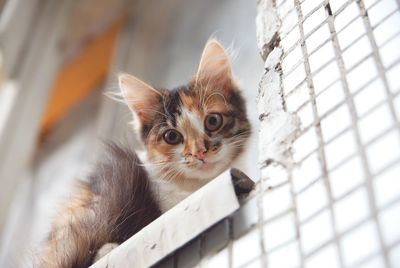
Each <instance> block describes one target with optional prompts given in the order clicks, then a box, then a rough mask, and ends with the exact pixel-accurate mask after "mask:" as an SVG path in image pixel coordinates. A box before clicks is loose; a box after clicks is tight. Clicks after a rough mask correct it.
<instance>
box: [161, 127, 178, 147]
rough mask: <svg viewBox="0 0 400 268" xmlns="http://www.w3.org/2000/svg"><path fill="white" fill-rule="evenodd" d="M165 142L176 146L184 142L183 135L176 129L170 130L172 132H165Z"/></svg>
mask: <svg viewBox="0 0 400 268" xmlns="http://www.w3.org/2000/svg"><path fill="white" fill-rule="evenodd" d="M164 140H165V142H166V143H168V144H171V145H176V144H178V143H180V142H181V141H182V140H183V137H182V135H181V133H179V132H178V131H176V130H175V129H170V130H167V131H165V133H164Z"/></svg>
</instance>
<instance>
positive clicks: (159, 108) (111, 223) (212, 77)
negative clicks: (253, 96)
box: [39, 40, 251, 268]
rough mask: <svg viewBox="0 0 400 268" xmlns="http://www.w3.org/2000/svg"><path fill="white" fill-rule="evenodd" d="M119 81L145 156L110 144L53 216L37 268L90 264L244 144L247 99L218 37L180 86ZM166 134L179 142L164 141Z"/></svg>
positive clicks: (181, 196)
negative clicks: (88, 173) (185, 82)
mask: <svg viewBox="0 0 400 268" xmlns="http://www.w3.org/2000/svg"><path fill="white" fill-rule="evenodd" d="M119 85H120V88H121V93H122V96H123V99H124V102H125V103H126V105H127V106H128V107H129V108H130V110H131V111H132V115H133V118H134V122H133V123H134V126H135V128H134V131H135V133H136V134H137V135H138V137H139V139H140V140H141V142H142V144H143V145H144V148H145V154H143V156H141V159H139V157H138V156H137V155H136V153H135V152H134V151H132V150H128V149H124V148H121V147H119V146H117V145H116V144H114V143H110V144H109V145H108V147H109V148H108V150H107V151H108V154H107V156H106V157H105V159H104V160H103V161H102V162H101V163H100V164H98V165H97V167H96V168H95V169H94V172H93V173H92V174H91V175H90V176H89V181H88V182H87V183H84V182H81V183H80V184H79V185H78V187H77V188H76V191H75V193H74V194H73V196H72V198H71V200H70V201H68V202H67V203H66V205H65V207H64V208H63V210H61V211H60V213H59V214H58V216H57V217H56V219H55V221H54V223H53V227H52V230H51V232H50V235H49V237H48V240H47V242H46V243H45V247H44V249H43V251H42V254H41V262H40V265H39V267H42V268H47V267H56V268H72V267H74V268H80V267H88V266H89V265H90V264H91V263H92V262H93V261H94V260H95V258H97V257H96V254H97V252H98V251H99V250H100V251H101V252H103V249H104V248H108V249H112V248H113V247H114V246H112V245H111V246H110V244H120V243H122V242H123V241H125V240H126V239H128V238H129V237H130V236H132V235H134V234H135V233H136V232H138V231H139V230H140V229H142V228H143V227H144V226H146V225H147V224H149V223H150V222H151V221H153V220H154V219H156V218H157V217H158V216H159V215H161V213H164V212H166V211H167V210H169V209H170V208H172V207H173V206H174V205H176V204H177V203H179V202H180V201H182V200H183V199H184V198H186V197H187V196H188V195H190V194H192V193H193V192H194V191H196V190H197V189H199V188H200V187H202V186H203V185H205V184H206V183H208V182H209V181H210V180H212V179H214V178H215V177H217V176H218V175H219V174H220V173H222V172H223V171H224V170H226V169H227V168H229V167H230V166H232V164H233V162H234V161H235V160H236V159H238V157H239V156H240V155H241V154H242V152H243V150H244V149H245V147H246V142H247V140H248V138H249V136H250V134H251V128H250V124H249V121H248V120H247V115H246V109H245V102H244V99H243V97H242V96H241V92H240V89H239V87H238V86H237V85H236V83H235V81H234V78H233V75H232V72H231V66H230V63H229V59H228V56H227V54H226V52H225V50H224V49H223V47H222V46H221V45H220V44H219V43H218V42H217V41H216V40H210V41H209V42H208V43H207V45H206V47H205V49H204V51H203V55H202V57H201V60H200V65H199V69H198V71H197V73H196V75H195V76H194V77H193V79H192V80H191V81H190V82H189V83H188V84H186V85H183V86H180V87H177V88H175V89H172V90H167V89H156V88H154V87H152V86H150V85H148V84H146V83H145V82H143V81H141V80H139V79H138V78H136V77H134V76H131V75H128V74H122V75H120V76H119ZM210 116H214V119H215V120H212V121H208V119H209V118H210ZM210 122H211V123H210ZM216 122H217V123H218V125H217V126H218V127H216V128H213V125H212V124H217V123H216ZM209 124H211V127H208V126H209ZM169 131H173V132H174V133H175V134H176V135H177V137H178V138H179V139H178V142H174V143H171V142H168V139H166V134H167V133H168V132H169ZM104 245H106V246H104ZM102 254H103V253H102ZM102 254H100V255H102Z"/></svg>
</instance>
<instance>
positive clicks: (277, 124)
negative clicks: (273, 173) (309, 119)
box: [257, 1, 300, 167]
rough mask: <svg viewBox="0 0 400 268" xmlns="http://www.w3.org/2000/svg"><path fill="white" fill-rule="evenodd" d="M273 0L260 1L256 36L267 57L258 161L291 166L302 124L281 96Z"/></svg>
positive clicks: (261, 93)
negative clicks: (292, 146) (271, 2)
mask: <svg viewBox="0 0 400 268" xmlns="http://www.w3.org/2000/svg"><path fill="white" fill-rule="evenodd" d="M269 3H270V1H261V3H260V4H259V6H258V8H259V13H258V16H257V40H258V46H259V49H260V51H261V54H262V56H263V57H264V58H265V65H264V68H265V73H264V75H263V77H262V79H261V82H260V88H259V95H258V99H257V109H258V113H259V115H260V121H261V124H260V143H259V164H260V165H261V166H265V165H267V164H269V163H272V162H274V163H278V164H280V165H283V166H285V167H289V166H292V160H291V156H290V154H289V151H290V148H291V145H292V142H293V140H294V139H295V137H296V133H297V132H298V129H299V128H300V120H299V119H298V117H297V116H296V115H294V114H291V113H289V112H286V111H285V107H284V100H283V97H282V78H281V73H280V72H281V68H280V60H281V57H282V50H281V49H280V48H279V47H277V46H278V43H277V42H276V41H277V40H279V38H278V37H277V36H278V35H277V31H278V27H279V22H278V18H277V16H276V14H275V13H274V12H273V11H271V10H273V8H272V7H271V6H270V4H269Z"/></svg>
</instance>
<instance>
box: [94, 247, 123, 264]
mask: <svg viewBox="0 0 400 268" xmlns="http://www.w3.org/2000/svg"><path fill="white" fill-rule="evenodd" d="M118 246H119V245H118V244H117V243H107V244H104V245H103V246H102V247H101V248H100V249H99V250H98V251H97V254H96V256H95V257H94V262H96V261H98V260H100V259H101V258H102V257H104V256H105V255H107V254H108V253H109V252H110V251H111V250H113V249H114V248H116V247H118Z"/></svg>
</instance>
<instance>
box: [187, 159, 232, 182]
mask: <svg viewBox="0 0 400 268" xmlns="http://www.w3.org/2000/svg"><path fill="white" fill-rule="evenodd" d="M226 169H227V165H224V164H223V163H222V162H221V161H217V162H205V163H202V164H200V165H198V166H197V167H193V168H188V169H187V171H186V172H185V173H186V174H185V177H186V178H187V179H194V180H212V179H214V178H216V177H217V176H218V175H219V174H221V173H222V172H223V171H225V170H226Z"/></svg>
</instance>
